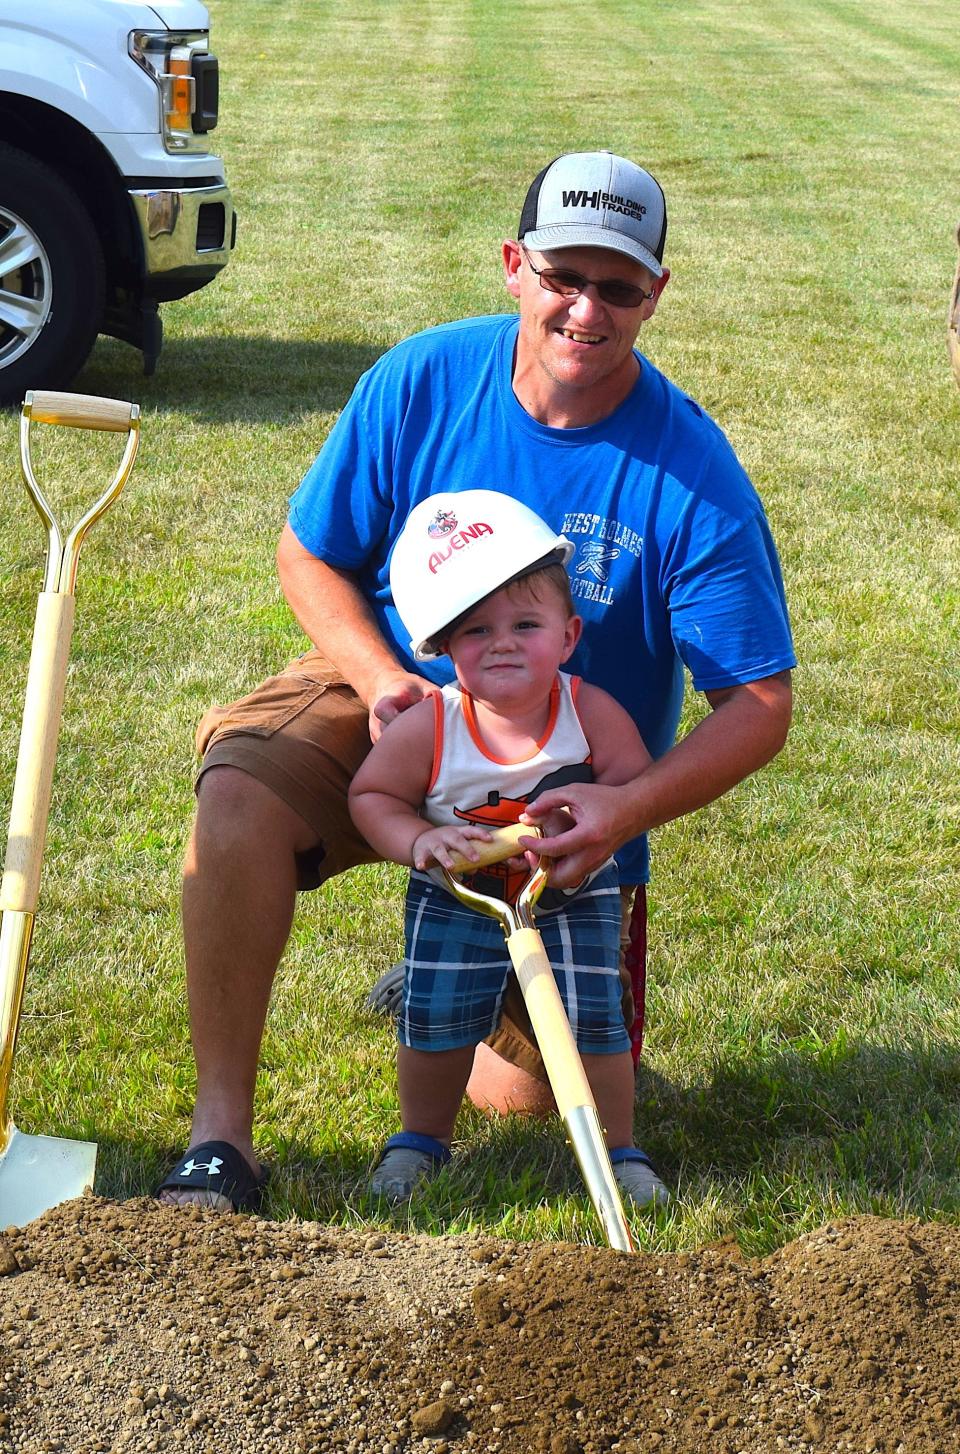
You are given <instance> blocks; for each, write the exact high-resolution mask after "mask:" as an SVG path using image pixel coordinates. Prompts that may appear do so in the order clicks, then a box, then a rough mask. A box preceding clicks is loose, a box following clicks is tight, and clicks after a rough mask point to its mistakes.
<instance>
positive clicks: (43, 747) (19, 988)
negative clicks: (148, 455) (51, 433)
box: [0, 390, 140, 1225]
mask: <svg viewBox="0 0 960 1454" xmlns="http://www.w3.org/2000/svg"><path fill="white" fill-rule="evenodd" d="M34 424H44V425H49V424H55V425H66V426H68V427H71V428H76V429H102V430H108V431H112V432H114V433H118V434H119V433H125V434H126V436H127V438H126V443H125V448H124V451H123V457H122V459H121V461H120V464H119V466H118V468H117V470H116V473H115V475H114V478H113V480H112V482H111V483H110V485H108V487H107V488H106V490H104V492H103V494H102V495H101V496H100V498H99V499H98V500H96V501H95V502H94V504H93V505H91V506H90V508H89V509H88V510H87V511H86V513H85V514H84V515H83V516H82V517H81V518H80V519H79V520H78V521H77V523H76V525H74V526H73V528H72V529H71V530H70V532H69V533H68V534H67V536H66V538H64V535H63V532H62V530H61V527H60V522H59V521H58V519H57V517H56V515H55V513H54V511H53V509H52V508H51V506H50V504H49V502H48V501H47V498H46V496H45V495H44V492H43V490H42V489H41V488H40V486H39V484H38V483H37V480H36V477H35V475H34V472H33V466H32V462H31V458H30V434H31V428H32V426H33V425H34ZM139 437H140V409H139V406H138V405H136V404H128V403H125V402H123V401H121V400H119V399H100V398H96V397H94V396H91V395H87V394H62V393H52V392H41V391H39V390H38V391H34V392H32V393H29V394H27V396H26V400H25V401H24V405H23V409H22V411H21V419H20V466H21V470H22V472H23V478H24V482H25V483H26V486H27V490H28V492H29V494H30V498H31V500H32V501H33V504H34V506H35V508H36V510H37V513H38V514H39V516H40V519H41V520H42V521H43V524H44V526H45V528H46V532H47V558H46V568H45V571H44V579H43V589H42V590H41V592H40V595H39V598H38V600H37V612H36V620H35V624H34V633H33V646H32V649H31V653H30V665H29V668H28V672H27V689H26V699H25V703H24V710H23V724H22V727H21V732H20V747H19V751H18V753H17V769H16V776H15V778H14V784H13V800H12V804H11V809H10V830H9V835H8V838H7V852H6V859H5V862H4V870H3V880H2V883H0V909H2V911H3V919H2V924H0V1156H3V1155H5V1154H6V1152H7V1150H8V1148H9V1145H10V1142H11V1140H12V1138H13V1137H14V1136H15V1135H17V1134H18V1133H17V1132H16V1128H15V1127H14V1125H13V1123H12V1122H11V1121H10V1120H9V1118H8V1115H7V1099H8V1094H9V1088H10V1077H11V1072H12V1068H13V1055H14V1049H15V1046H16V1038H17V1027H18V1024H19V1019H20V1007H21V1003H22V1000H23V988H24V982H25V979H26V971H27V961H28V958H29V954H30V940H31V937H32V933H33V925H34V916H35V914H36V908H37V899H38V896H39V892H40V867H41V863H42V860H43V848H44V842H45V840H46V830H47V818H48V815H49V811H50V791H51V787H52V783H53V767H54V759H55V757H56V752H57V740H58V737H59V733H60V717H61V713H62V710H63V695H64V686H65V683H66V677H67V660H68V657H69V654H70V640H71V636H72V634H73V618H74V601H75V597H74V589H75V585H76V576H77V559H78V555H79V552H80V546H81V545H82V543H83V539H84V536H85V535H86V533H87V531H88V530H89V529H90V527H91V525H93V523H94V521H96V520H98V519H99V517H100V516H101V515H102V514H103V512H104V511H105V510H106V509H107V508H108V506H109V505H111V504H112V503H113V501H114V500H115V499H116V498H117V496H118V495H119V493H120V491H121V490H122V489H123V486H124V484H125V483H126V481H127V479H128V477H129V475H130V471H131V470H132V469H133V463H134V460H135V458H136V454H137V445H138V442H139ZM21 1139H22V1141H23V1142H38V1143H39V1142H47V1141H48V1140H49V1141H50V1145H51V1146H58V1145H66V1146H69V1145H85V1144H86V1143H68V1142H64V1143H59V1142H55V1141H53V1140H52V1139H51V1138H47V1137H23V1138H21ZM34 1149H36V1148H34ZM93 1149H94V1153H95V1149H96V1148H93ZM43 1150H44V1148H43V1147H41V1148H40V1152H42V1151H43ZM21 1159H23V1158H22V1157H21ZM43 1159H44V1158H43V1156H42V1154H40V1153H37V1155H35V1156H34V1157H33V1160H32V1161H30V1163H29V1164H30V1166H31V1177H32V1179H33V1181H34V1183H35V1185H36V1186H37V1187H38V1188H39V1187H40V1185H41V1183H42V1182H43V1166H42V1165H41V1164H40V1163H42V1162H43ZM24 1164H27V1163H26V1162H25V1161H24ZM50 1180H51V1181H53V1180H55V1176H54V1175H53V1173H51V1178H50ZM8 1190H9V1188H8V1187H5V1186H4V1185H2V1184H0V1213H2V1214H3V1217H5V1218H6V1220H4V1221H2V1225H7V1224H8V1222H13V1221H16V1222H17V1224H18V1225H22V1220H23V1218H22V1214H21V1213H22V1206H23V1205H24V1204H25V1203H26V1202H28V1201H29V1198H21V1197H19V1194H18V1195H16V1196H14V1197H13V1198H12V1203H13V1206H14V1209H15V1211H16V1213H17V1215H11V1214H10V1212H9V1210H8V1200H7V1191H8ZM14 1190H15V1191H17V1192H18V1191H19V1189H17V1188H15V1189H14ZM50 1190H51V1193H52V1192H55V1191H56V1187H55V1186H51V1188H50ZM38 1194H39V1195H43V1194H46V1193H38ZM67 1194H68V1195H77V1194H78V1193H77V1192H76V1191H69V1192H68V1193H67ZM57 1200H63V1197H62V1196H59V1197H54V1200H47V1202H46V1206H53V1205H55V1203H56V1201H57ZM40 1210H45V1207H43V1206H41V1207H40ZM36 1214H37V1213H36V1212H35V1213H34V1215H36Z"/></svg>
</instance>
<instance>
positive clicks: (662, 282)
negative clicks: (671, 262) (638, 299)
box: [644, 268, 670, 322]
mask: <svg viewBox="0 0 960 1454" xmlns="http://www.w3.org/2000/svg"><path fill="white" fill-rule="evenodd" d="M669 281H670V269H669V268H664V270H663V272H662V273H661V275H660V277H659V278H654V280H653V297H652V298H651V299H650V300H649V302H647V303H646V304H644V307H645V308H646V309H647V312H646V313H645V314H644V322H646V320H647V319H648V318H652V317H653V315H654V313H655V312H656V311H657V304H658V303H659V302H660V295H661V293H662V292H663V290H664V288H665V287H666V286H667V284H668V283H669Z"/></svg>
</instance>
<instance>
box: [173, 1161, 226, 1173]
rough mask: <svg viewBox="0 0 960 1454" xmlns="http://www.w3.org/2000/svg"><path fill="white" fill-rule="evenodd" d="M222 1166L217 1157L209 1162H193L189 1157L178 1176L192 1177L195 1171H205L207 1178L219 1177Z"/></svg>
mask: <svg viewBox="0 0 960 1454" xmlns="http://www.w3.org/2000/svg"><path fill="white" fill-rule="evenodd" d="M222 1165H223V1162H222V1160H221V1159H220V1157H219V1156H212V1157H211V1158H210V1160H209V1161H194V1159H193V1157H192V1156H191V1157H190V1160H189V1161H185V1162H184V1164H183V1166H181V1168H180V1172H179V1175H180V1176H192V1175H193V1173H194V1172H195V1171H205V1172H206V1173H207V1175H208V1176H219V1175H220V1168H221V1166H222Z"/></svg>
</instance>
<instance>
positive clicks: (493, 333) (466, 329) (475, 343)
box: [377, 313, 517, 371]
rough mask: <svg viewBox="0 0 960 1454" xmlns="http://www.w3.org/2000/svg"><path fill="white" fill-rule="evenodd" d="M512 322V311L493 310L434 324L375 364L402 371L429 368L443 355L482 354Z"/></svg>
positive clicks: (395, 346) (497, 340)
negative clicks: (472, 316) (476, 315)
mask: <svg viewBox="0 0 960 1454" xmlns="http://www.w3.org/2000/svg"><path fill="white" fill-rule="evenodd" d="M516 325H517V317H516V314H513V313H494V314H490V315H488V316H483V317H478V318H457V319H454V320H453V321H452V322H450V323H438V324H435V325H434V326H433V327H432V328H424V329H422V330H421V331H420V332H419V333H413V334H411V335H410V337H409V338H405V339H403V340H402V341H401V342H400V343H398V344H395V345H394V347H393V348H391V349H390V350H389V351H388V352H387V353H385V354H384V355H383V357H382V358H381V359H380V360H379V363H378V365H377V366H378V367H383V368H389V369H399V370H401V371H405V370H408V369H418V368H423V367H430V366H431V365H433V364H435V363H438V362H441V361H443V360H445V359H447V358H450V359H454V360H458V361H459V360H463V359H464V358H467V357H470V356H479V357H484V356H487V355H489V354H490V353H491V351H492V350H493V349H494V348H495V347H496V345H497V343H498V342H499V340H500V339H501V338H502V337H503V336H504V334H505V333H508V332H509V331H510V330H511V329H514V328H515V327H516Z"/></svg>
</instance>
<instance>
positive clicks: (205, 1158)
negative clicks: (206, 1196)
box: [154, 1141, 268, 1212]
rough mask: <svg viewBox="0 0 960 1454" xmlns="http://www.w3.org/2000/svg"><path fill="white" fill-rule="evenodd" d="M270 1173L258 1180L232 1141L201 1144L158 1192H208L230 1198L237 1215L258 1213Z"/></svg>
mask: <svg viewBox="0 0 960 1454" xmlns="http://www.w3.org/2000/svg"><path fill="white" fill-rule="evenodd" d="M267 1180H268V1173H267V1172H266V1171H262V1172H261V1173H260V1176H259V1177H257V1176H254V1174H253V1172H252V1171H251V1170H250V1167H249V1165H248V1163H247V1159H246V1157H245V1156H243V1155H242V1154H241V1153H240V1152H239V1151H238V1150H237V1148H236V1146H231V1145H230V1142H229V1141H201V1142H200V1144H199V1145H197V1146H191V1148H190V1150H189V1151H188V1152H187V1153H186V1155H185V1156H184V1157H183V1158H182V1160H180V1161H178V1162H177V1164H176V1166H175V1167H174V1168H173V1170H172V1171H171V1172H170V1173H169V1175H168V1176H166V1177H165V1179H164V1180H163V1181H162V1182H161V1183H160V1185H159V1186H158V1187H157V1189H156V1191H155V1192H154V1196H157V1197H158V1196H159V1195H160V1193H161V1192H165V1191H206V1192H214V1193H216V1194H217V1195H218V1196H222V1197H226V1198H227V1201H228V1202H229V1203H230V1205H231V1207H232V1208H233V1210H234V1211H235V1212H256V1211H259V1209H260V1204H261V1202H262V1201H263V1192H264V1188H265V1187H266V1185H267Z"/></svg>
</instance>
